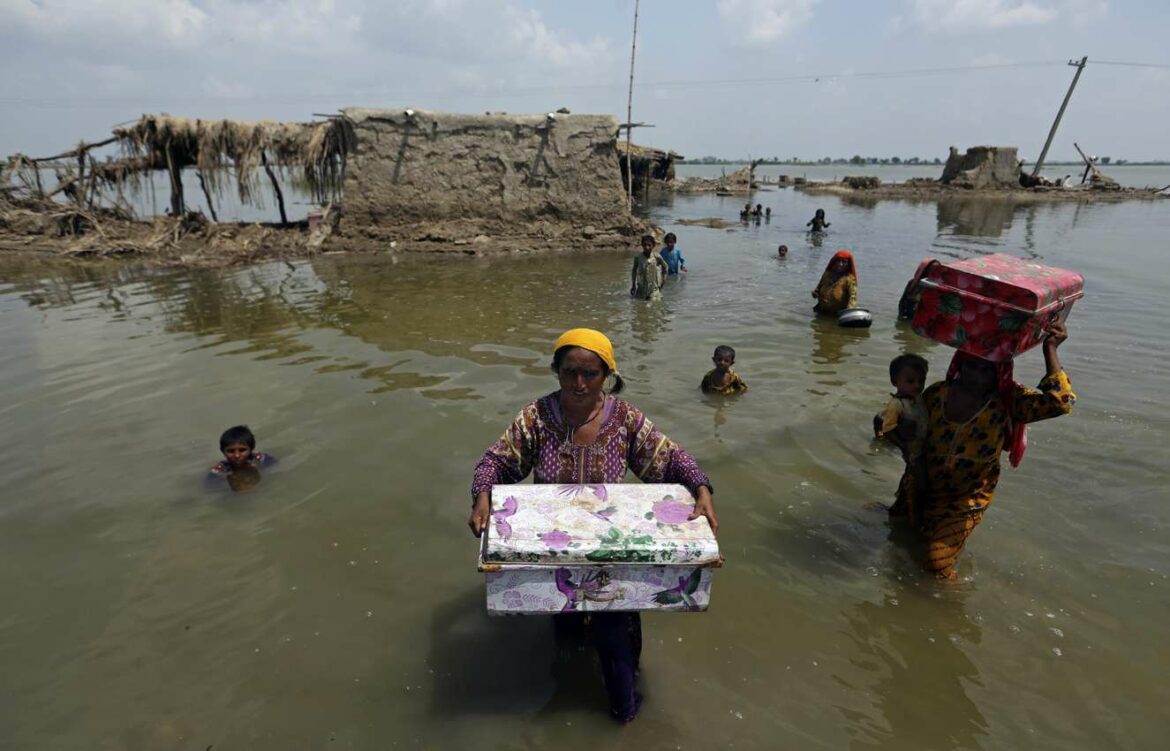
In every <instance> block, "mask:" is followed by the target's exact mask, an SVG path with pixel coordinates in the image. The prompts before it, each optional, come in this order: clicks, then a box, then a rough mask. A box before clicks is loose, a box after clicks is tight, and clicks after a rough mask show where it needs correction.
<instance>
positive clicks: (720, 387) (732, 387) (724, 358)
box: [699, 344, 748, 394]
mask: <svg viewBox="0 0 1170 751" xmlns="http://www.w3.org/2000/svg"><path fill="white" fill-rule="evenodd" d="M711 362H713V363H715V367H714V368H713V369H711V370H710V371H708V372H707V375H705V376H703V382H702V383H700V384H699V388H700V389H702V390H703V392H704V393H707V394H742V393H743V392H745V391H747V390H748V386H747V384H746V383H744V382H743V379H741V378H740V377H739V374H738V373H736V372H735V371H734V370H732V369H731V366H732V365H734V364H735V350H734V349H732V348H731V347H728V346H727V345H726V344H721V345H719V346H718V347H716V348H715V355H714V356H713V357H712V358H711Z"/></svg>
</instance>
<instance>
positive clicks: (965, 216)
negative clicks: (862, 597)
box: [937, 198, 1016, 237]
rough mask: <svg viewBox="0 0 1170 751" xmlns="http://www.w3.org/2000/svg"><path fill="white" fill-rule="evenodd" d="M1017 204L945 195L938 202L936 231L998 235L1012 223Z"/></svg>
mask: <svg viewBox="0 0 1170 751" xmlns="http://www.w3.org/2000/svg"><path fill="white" fill-rule="evenodd" d="M1015 212H1016V204H1014V203H1011V202H1009V201H1000V200H969V199H967V200H964V199H956V198H946V199H942V200H940V201H939V202H938V214H937V215H938V231H939V233H940V234H942V233H944V232H945V231H946V230H948V229H950V230H951V234H954V235H968V236H971V237H1000V236H1001V235H1003V233H1004V232H1006V231H1007V230H1008V229H1010V228H1011V226H1012V216H1013V215H1014V214H1015Z"/></svg>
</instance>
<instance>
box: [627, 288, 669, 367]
mask: <svg viewBox="0 0 1170 751" xmlns="http://www.w3.org/2000/svg"><path fill="white" fill-rule="evenodd" d="M676 284H678V282H677V281H670V282H667V285H666V287H665V288H664V289H663V297H662V298H661V299H658V300H631V301H630V317H629V321H630V333H631V334H632V335H633V338H634V340H635V341H637V342H638V344H635V345H634V347H633V350H634V352H635V353H637V354H639V355H642V356H645V355H648V354H650V353H651V352H653V351H654V348H653V346H652V345H653V344H654V342H656V341H658V338H659V337H660V336H662V334H663V333H665V332H666V331H668V330H669V328H670V320H671V318H672V317H673V315H674V311H673V304H672V303H671V301H670V298H669V297H668V295H670V293H671V289H670V288H671V287H672V286H674V285H676Z"/></svg>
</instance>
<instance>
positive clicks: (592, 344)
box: [553, 329, 618, 373]
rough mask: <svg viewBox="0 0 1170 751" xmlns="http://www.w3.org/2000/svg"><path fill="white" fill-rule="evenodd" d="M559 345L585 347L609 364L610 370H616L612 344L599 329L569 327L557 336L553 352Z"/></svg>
mask: <svg viewBox="0 0 1170 751" xmlns="http://www.w3.org/2000/svg"><path fill="white" fill-rule="evenodd" d="M561 347H580V348H581V349H587V350H589V351H590V352H592V353H593V354H595V355H597V356H598V357H600V358H601V360H602V362H604V363H605V364H606V365H608V366H609V369H610V371H611V372H614V373H616V372H618V367H617V360H615V359H614V357H613V344H611V343H610V341H609V337H607V336H606V335H605V334H603V333H601V332H600V331H594V330H593V329H569V330H568V331H566V332H565V333H563V334H561V335H560V336H559V337H558V338H557V343H556V344H555V345H553V352H556V351H557V350H558V349H560V348H561Z"/></svg>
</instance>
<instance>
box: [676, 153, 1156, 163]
mask: <svg viewBox="0 0 1170 751" xmlns="http://www.w3.org/2000/svg"><path fill="white" fill-rule="evenodd" d="M1094 159H1096V162H1097V164H1099V165H1101V166H1108V165H1110V164H1112V165H1114V166H1119V165H1127V164H1128V165H1165V164H1167V163H1168V162H1166V161H1165V160H1157V159H1155V160H1151V161H1139V162H1131V161H1130V160H1128V159H1114V158H1113V157H1111V156H1102V157H1094ZM685 161H686V163H687V164H748V163H749V162H751V161H752V160H751V159H750V158H749V159H727V158H726V157H720V156H701V157H698V158H697V159H686V160H685ZM760 163H761V164H802V165H816V164H843V165H848V164H852V165H873V164H885V165H895V166H897V165H902V164H936V165H941V164H942V163H943V161H942V159H939V158H938V157H935V158H934V159H928V158H926V157H917V156H911V157H900V156H891V157H882V156H862V155H861V154H854V155H853V156H851V157H849V158H848V159H845V158H843V157H829V156H826V157H822V158H820V159H801V158H800V157H798V156H794V157H790V158H788V159H782V158H780V157H778V156H773V157H771V158H765V159H763V160H762V161H761V162H760ZM1047 164H1051V165H1054V166H1055V165H1069V164H1082V162H1080V161H1073V162H1061V161H1053V160H1051V159H1050V160H1048V162H1047Z"/></svg>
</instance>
